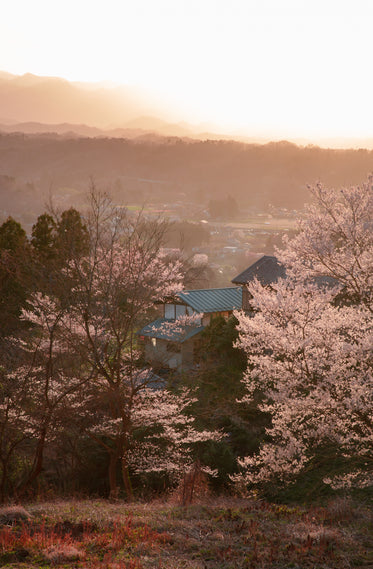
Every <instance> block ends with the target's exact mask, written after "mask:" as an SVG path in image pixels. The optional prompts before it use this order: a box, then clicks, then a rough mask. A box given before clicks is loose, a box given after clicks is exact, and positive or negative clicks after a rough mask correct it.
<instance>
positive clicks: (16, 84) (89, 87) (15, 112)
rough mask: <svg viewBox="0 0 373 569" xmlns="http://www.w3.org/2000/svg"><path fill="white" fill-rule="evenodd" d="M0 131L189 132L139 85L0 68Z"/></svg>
mask: <svg viewBox="0 0 373 569" xmlns="http://www.w3.org/2000/svg"><path fill="white" fill-rule="evenodd" d="M0 109H1V110H0V130H1V131H3V132H14V131H19V132H27V133H38V132H56V133H58V134H64V133H66V132H71V133H75V134H78V135H80V136H114V137H121V136H127V137H128V136H129V137H131V138H132V137H134V136H139V135H141V134H144V132H156V133H159V134H161V135H165V136H193V135H196V134H197V133H196V132H194V131H193V127H191V126H190V125H188V124H187V123H181V122H180V123H178V124H173V123H170V122H168V121H166V120H163V119H161V118H159V116H160V115H162V114H164V112H163V113H162V110H161V109H160V108H156V107H155V105H154V104H152V103H151V102H150V101H149V98H148V97H146V96H145V94H144V93H142V92H141V91H140V90H139V89H135V88H132V87H122V86H119V87H115V86H112V85H107V84H106V83H98V84H90V83H71V82H69V81H66V80H65V79H59V78H55V77H38V76H36V75H32V74H29V73H28V74H26V75H22V76H17V75H11V74H10V73H5V72H0Z"/></svg>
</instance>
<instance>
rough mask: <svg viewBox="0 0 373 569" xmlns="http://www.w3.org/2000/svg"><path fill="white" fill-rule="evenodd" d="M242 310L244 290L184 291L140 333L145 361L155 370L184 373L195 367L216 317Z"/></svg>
mask: <svg viewBox="0 0 373 569" xmlns="http://www.w3.org/2000/svg"><path fill="white" fill-rule="evenodd" d="M241 307H242V287H240V286H237V287H227V288H212V289H200V290H184V291H182V292H179V293H177V294H176V295H175V297H174V298H173V299H170V300H169V301H168V302H165V303H163V304H162V305H160V306H159V307H158V308H159V311H160V317H159V318H157V319H156V320H154V321H153V322H151V323H150V324H147V325H146V326H144V327H143V328H142V330H140V331H139V332H138V335H139V338H140V339H141V340H142V341H143V342H144V347H145V358H146V360H147V361H148V362H150V363H152V364H153V365H155V366H157V365H158V366H159V367H163V368H169V369H174V370H177V371H183V370H187V369H190V368H191V367H193V365H194V364H195V348H196V344H197V342H198V340H199V338H198V336H199V334H200V333H201V332H202V331H203V330H204V329H205V328H206V326H208V325H209V324H210V322H211V320H212V319H213V318H215V317H216V316H223V317H224V318H226V319H227V318H229V316H231V314H232V313H233V310H239V309H240V308H241Z"/></svg>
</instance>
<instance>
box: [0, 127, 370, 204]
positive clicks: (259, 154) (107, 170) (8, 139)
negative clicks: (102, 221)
mask: <svg viewBox="0 0 373 569" xmlns="http://www.w3.org/2000/svg"><path fill="white" fill-rule="evenodd" d="M0 148H1V150H2V152H1V153H0V172H1V173H2V175H4V176H8V177H10V178H15V179H16V180H18V181H19V182H20V183H21V182H22V184H24V183H25V181H27V182H29V183H33V184H34V186H35V187H36V188H37V192H39V193H40V192H41V193H43V198H42V199H44V197H45V194H46V193H48V192H52V193H56V194H58V192H59V191H60V190H59V189H60V188H63V187H65V188H66V187H67V188H74V189H76V190H78V191H80V190H81V191H83V189H85V187H86V184H87V180H88V179H89V178H90V177H93V178H94V179H95V181H96V182H97V183H98V184H99V185H101V186H106V187H107V186H110V187H111V191H112V192H113V196H114V198H115V200H116V201H118V202H119V203H121V202H123V203H124V202H133V201H140V202H141V201H144V200H174V199H178V200H180V201H194V202H196V203H199V204H201V205H202V206H204V207H206V206H207V204H208V202H209V200H215V199H225V198H226V196H227V195H230V196H232V198H234V199H235V200H236V201H237V203H239V204H240V206H242V207H248V206H254V207H259V208H263V209H265V208H266V207H267V206H268V204H269V203H271V204H273V205H275V206H280V207H287V208H300V207H303V204H304V202H305V201H307V199H308V194H307V191H306V186H307V184H308V183H314V182H316V181H318V180H321V181H322V182H323V183H325V184H327V185H329V186H335V187H336V186H346V185H350V184H352V183H358V182H360V181H362V180H363V179H364V178H365V176H366V172H369V171H371V170H372V167H373V152H372V151H370V150H365V149H360V150H336V149H323V148H319V147H316V146H307V147H299V146H296V145H294V144H290V143H288V142H274V143H269V144H265V145H258V144H244V143H239V142H233V141H213V140H206V141H194V140H193V141H192V140H184V139H179V138H160V139H159V141H156V142H154V141H153V142H150V141H147V140H142V139H139V140H127V139H110V138H100V139H92V138H74V139H68V138H64V137H58V136H54V137H53V136H47V135H45V136H28V135H22V134H13V135H6V134H3V135H0ZM4 184H5V179H4V180H3V184H1V180H0V195H1V193H3V197H2V200H4V199H5V196H4V192H5V191H6V192H7V195H6V200H7V201H8V204H11V203H12V200H13V197H12V191H8V190H6V189H5V185H4ZM65 191H66V190H65ZM17 197H19V196H17ZM3 204H4V205H3V206H2V207H3V208H4V209H7V206H6V205H5V202H4V201H3ZM8 210H9V205H8Z"/></svg>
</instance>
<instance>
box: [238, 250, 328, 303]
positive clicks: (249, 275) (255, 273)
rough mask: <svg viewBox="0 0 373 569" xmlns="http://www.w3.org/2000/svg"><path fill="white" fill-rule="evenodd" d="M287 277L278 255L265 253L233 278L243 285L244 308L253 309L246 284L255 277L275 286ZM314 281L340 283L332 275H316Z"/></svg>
mask: <svg viewBox="0 0 373 569" xmlns="http://www.w3.org/2000/svg"><path fill="white" fill-rule="evenodd" d="M285 277H286V270H285V267H284V266H283V265H282V264H281V263H280V261H279V260H278V259H277V257H274V256H271V255H263V257H260V259H258V260H257V261H256V262H255V263H253V264H252V265H250V267H248V268H247V269H245V270H244V271H242V273H240V274H239V275H237V276H236V277H234V279H232V283H233V284H238V285H241V286H242V308H243V310H247V311H249V310H251V307H250V298H251V295H250V293H249V291H248V290H247V287H246V286H245V285H247V284H249V283H250V282H252V281H253V280H254V279H258V281H259V282H260V283H261V284H262V285H263V286H269V287H271V286H274V285H275V284H276V282H277V281H278V279H282V278H285ZM312 281H313V282H314V283H315V284H317V285H318V286H319V287H320V288H323V287H333V286H337V285H338V281H337V280H336V279H334V278H332V277H327V276H323V275H320V276H316V277H312Z"/></svg>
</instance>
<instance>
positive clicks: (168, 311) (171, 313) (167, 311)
mask: <svg viewBox="0 0 373 569" xmlns="http://www.w3.org/2000/svg"><path fill="white" fill-rule="evenodd" d="M164 317H165V318H166V319H167V320H174V319H175V305H174V304H165V305H164Z"/></svg>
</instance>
